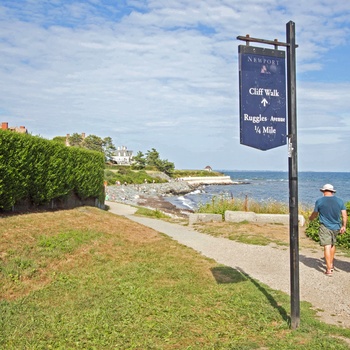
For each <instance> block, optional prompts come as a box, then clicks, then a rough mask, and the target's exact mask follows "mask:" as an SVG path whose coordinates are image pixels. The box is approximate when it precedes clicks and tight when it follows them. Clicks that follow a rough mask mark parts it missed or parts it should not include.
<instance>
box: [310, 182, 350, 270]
mask: <svg viewBox="0 0 350 350" xmlns="http://www.w3.org/2000/svg"><path fill="white" fill-rule="evenodd" d="M320 191H321V192H323V197H321V198H319V199H317V200H316V202H315V209H314V211H313V212H312V214H311V216H310V218H309V219H310V221H312V220H314V219H316V218H317V216H318V215H319V216H320V228H319V231H318V234H319V237H320V245H321V246H323V247H324V258H325V261H326V271H325V274H326V275H327V276H332V273H333V270H334V255H335V244H336V242H337V235H338V234H343V233H344V232H345V231H346V222H347V219H348V216H347V213H346V208H345V204H344V202H343V201H342V200H341V199H340V198H338V197H335V196H334V193H335V192H336V191H335V189H334V188H333V186H332V185H330V184H326V185H324V186H323V187H322V188H321V189H320Z"/></svg>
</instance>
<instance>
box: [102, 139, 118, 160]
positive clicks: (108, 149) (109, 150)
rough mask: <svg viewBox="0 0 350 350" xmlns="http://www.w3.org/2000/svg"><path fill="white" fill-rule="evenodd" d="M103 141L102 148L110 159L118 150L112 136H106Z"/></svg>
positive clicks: (107, 158)
mask: <svg viewBox="0 0 350 350" xmlns="http://www.w3.org/2000/svg"><path fill="white" fill-rule="evenodd" d="M102 141H103V142H102V149H103V152H104V154H105V158H106V160H110V159H111V158H112V156H113V153H114V152H115V151H116V148H115V146H114V144H113V141H112V138H111V137H109V136H108V137H105V138H104V139H103V140H102Z"/></svg>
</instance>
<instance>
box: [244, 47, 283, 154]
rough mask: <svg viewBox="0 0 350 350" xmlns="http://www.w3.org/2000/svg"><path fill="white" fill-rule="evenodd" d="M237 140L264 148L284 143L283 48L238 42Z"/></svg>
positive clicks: (264, 149)
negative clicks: (238, 126)
mask: <svg viewBox="0 0 350 350" xmlns="http://www.w3.org/2000/svg"><path fill="white" fill-rule="evenodd" d="M238 52H239V85H240V142H241V144H242V145H246V146H250V147H253V148H257V149H260V150H262V151H266V150H268V149H271V148H276V147H279V146H283V145H285V144H286V143H287V135H286V125H287V115H286V73H285V52H284V51H281V50H271V49H265V48H260V47H252V46H247V45H239V47H238Z"/></svg>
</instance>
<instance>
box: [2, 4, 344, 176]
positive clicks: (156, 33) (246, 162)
mask: <svg viewBox="0 0 350 350" xmlns="http://www.w3.org/2000/svg"><path fill="white" fill-rule="evenodd" d="M290 21H293V22H294V23H295V28H296V43H297V45H298V48H297V49H296V78H297V84H296V92H297V140H298V141H297V160H298V170H299V171H342V172H350V161H349V152H348V150H349V149H350V65H349V63H348V61H349V57H350V45H349V44H350V42H349V41H350V35H349V34H350V33H349V32H350V1H338V0H327V1H325V0H308V1H304V0H295V1H290V0H266V1H262V0H246V1H239V0H16V1H13V0H0V52H1V56H0V57H1V58H0V62H1V64H0V81H1V84H0V121H1V122H8V123H9V126H25V127H26V128H27V129H28V132H29V133H30V134H32V135H37V136H41V137H43V138H47V139H52V138H53V137H55V136H65V135H66V134H73V133H83V132H84V133H85V134H87V135H89V134H92V135H97V136H99V137H101V138H104V137H111V138H112V140H113V143H114V145H115V146H116V147H121V146H125V147H127V148H128V149H129V150H133V152H134V154H136V153H137V152H139V151H141V152H143V153H146V152H147V151H148V150H151V149H152V148H155V149H156V150H157V151H158V152H159V154H160V158H161V159H167V160H169V161H170V162H173V163H174V164H175V167H176V168H177V169H203V168H205V167H206V166H208V165H209V166H211V167H212V168H213V169H216V170H272V171H273V170H281V171H288V149H287V146H286V145H284V146H281V147H277V148H274V149H271V150H268V151H261V150H258V149H255V148H251V147H248V146H245V145H241V144H240V110H239V66H238V46H239V45H244V44H245V43H244V42H242V41H240V40H237V36H245V35H246V34H249V35H250V36H251V37H254V38H261V39H266V40H274V39H278V40H279V41H281V42H285V41H286V24H287V23H288V22H290ZM251 45H253V44H251ZM256 46H261V45H260V44H259V45H256ZM263 47H266V48H272V47H268V46H263ZM281 49H283V48H281Z"/></svg>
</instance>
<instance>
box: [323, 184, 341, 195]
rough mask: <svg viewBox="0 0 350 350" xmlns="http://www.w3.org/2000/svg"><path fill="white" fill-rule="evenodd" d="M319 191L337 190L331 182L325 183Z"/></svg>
mask: <svg viewBox="0 0 350 350" xmlns="http://www.w3.org/2000/svg"><path fill="white" fill-rule="evenodd" d="M320 191H321V192H324V191H330V192H333V193H335V192H337V191H336V190H335V189H334V187H333V186H332V185H331V184H325V185H324V186H323V187H322V188H320Z"/></svg>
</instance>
